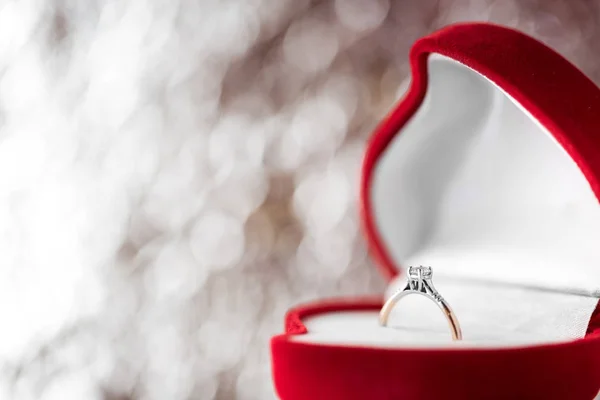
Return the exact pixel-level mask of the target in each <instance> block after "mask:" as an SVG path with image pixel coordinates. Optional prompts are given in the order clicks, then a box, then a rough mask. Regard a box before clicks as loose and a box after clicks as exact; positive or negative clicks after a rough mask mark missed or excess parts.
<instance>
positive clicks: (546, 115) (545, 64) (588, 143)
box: [360, 24, 600, 279]
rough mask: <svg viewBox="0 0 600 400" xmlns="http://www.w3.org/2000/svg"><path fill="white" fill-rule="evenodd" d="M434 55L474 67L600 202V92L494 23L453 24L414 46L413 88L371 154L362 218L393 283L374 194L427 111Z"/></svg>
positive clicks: (545, 51) (394, 269)
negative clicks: (412, 124)
mask: <svg viewBox="0 0 600 400" xmlns="http://www.w3.org/2000/svg"><path fill="white" fill-rule="evenodd" d="M430 54H439V55H443V56H446V57H448V58H450V59H453V60H456V61H458V62H459V63H460V64H463V65H464V66H466V67H468V68H471V69H472V70H474V71H476V72H478V73H479V74H481V75H482V76H484V77H486V78H487V79H489V80H490V81H491V82H493V83H494V84H495V85H497V87H499V88H500V89H501V90H502V91H504V92H505V93H506V94H507V95H509V96H510V97H512V98H513V99H514V100H515V101H516V102H518V103H519V104H520V105H521V106H522V107H523V109H524V110H526V111H527V112H529V114H530V115H531V116H532V117H533V118H535V119H536V120H537V121H539V122H540V123H541V124H542V125H543V126H544V127H545V128H546V129H547V130H548V131H549V133H550V134H551V135H552V136H553V137H554V138H555V139H556V141H557V142H558V143H559V144H560V145H561V146H562V147H563V148H564V149H565V150H566V151H567V153H568V154H569V155H570V156H571V157H572V158H573V160H574V161H575V162H576V164H577V166H578V167H579V168H580V170H581V172H582V173H583V174H584V176H585V178H586V179H587V181H588V182H589V185H590V187H591V189H592V191H593V192H594V194H595V195H596V197H597V198H599V197H600V183H599V182H600V137H599V136H598V132H600V90H599V89H598V87H597V86H596V85H595V84H594V83H593V82H592V81H591V80H590V79H588V78H587V77H586V76H585V75H584V74H583V73H581V71H579V70H578V69H577V68H576V67H574V66H573V65H572V64H571V63H570V62H568V61H567V60H565V59H564V58H563V57H562V56H560V55H559V54H558V53H556V52H555V51H553V50H552V49H550V48H548V47H546V46H545V45H543V44H542V43H540V42H538V41H536V40H534V39H532V38H530V37H528V36H526V35H523V34H522V33H520V32H516V31H513V30H511V29H508V28H504V27H499V26H494V25H490V24H460V25H454V26H450V27H447V28H445V29H442V30H440V31H438V32H436V33H434V34H432V35H430V36H427V37H425V38H422V39H420V40H418V41H417V42H416V43H415V44H414V46H413V48H412V50H411V53H410V64H411V69H412V81H411V85H410V88H409V90H408V92H407V93H406V94H405V96H404V98H403V99H402V100H401V101H400V102H399V103H398V105H397V106H396V108H395V109H393V110H392V111H391V112H390V113H389V114H388V116H387V117H386V118H385V119H384V120H383V121H382V122H381V123H380V124H379V126H378V127H377V129H376V130H375V132H374V134H373V135H372V137H371V139H370V142H369V144H368V146H367V150H366V156H365V159H364V163H363V168H362V181H361V192H360V214H361V219H362V222H363V228H364V232H365V236H366V239H367V242H368V245H369V247H370V250H371V253H372V255H373V256H374V258H375V260H376V263H377V265H378V267H380V269H381V271H382V273H383V274H384V276H386V277H387V278H388V279H391V278H392V277H395V276H396V275H397V274H398V268H400V267H399V266H397V265H396V263H395V262H394V260H393V257H392V256H391V254H390V252H389V251H388V249H386V248H385V245H384V243H383V240H382V236H381V232H380V231H378V229H377V224H376V222H375V218H374V208H373V207H374V206H373V202H372V199H371V196H370V190H371V185H372V181H373V175H374V171H375V169H376V168H375V167H376V164H377V162H378V161H379V160H380V158H381V156H382V154H383V153H384V152H385V150H386V149H387V148H388V145H389V144H390V142H391V141H392V139H394V137H395V136H397V134H398V133H399V132H401V131H402V129H403V127H404V126H405V124H407V122H408V121H409V120H410V119H411V118H412V117H413V116H414V115H415V113H416V112H417V111H418V110H419V108H420V107H421V104H422V102H423V99H424V97H425V94H426V91H427V86H428V71H427V68H428V66H427V60H428V58H429V55H430ZM399 223H402V221H399Z"/></svg>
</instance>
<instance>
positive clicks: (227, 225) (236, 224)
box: [190, 211, 244, 269]
mask: <svg viewBox="0 0 600 400" xmlns="http://www.w3.org/2000/svg"><path fill="white" fill-rule="evenodd" d="M190 246H191V248H192V253H193V255H194V257H195V258H196V260H197V261H198V263H199V264H200V265H202V266H206V267H208V268H211V269H225V268H229V267H231V266H233V264H235V263H237V262H238V261H239V260H240V259H241V257H242V254H243V251H244V232H243V229H242V221H240V220H238V219H235V218H233V217H232V216H230V215H227V214H225V213H223V212H220V211H210V212H207V213H205V214H204V215H202V216H200V217H199V218H198V220H197V221H196V223H195V224H194V227H193V228H192V231H191V233H190Z"/></svg>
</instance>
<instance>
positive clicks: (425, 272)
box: [408, 265, 433, 278]
mask: <svg viewBox="0 0 600 400" xmlns="http://www.w3.org/2000/svg"><path fill="white" fill-rule="evenodd" d="M408 275H410V276H411V277H412V278H431V276H432V275H433V270H432V269H431V267H424V266H422V265H421V266H418V267H408Z"/></svg>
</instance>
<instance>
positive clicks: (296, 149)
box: [0, 0, 600, 400]
mask: <svg viewBox="0 0 600 400" xmlns="http://www.w3.org/2000/svg"><path fill="white" fill-rule="evenodd" d="M469 20H477V21H493V22H496V23H501V24H504V25H508V26H511V27H516V28H518V29H520V30H522V31H524V32H527V33H529V34H531V35H533V36H534V37H537V38H539V39H540V40H542V41H543V42H545V43H547V44H549V45H550V46H551V47H553V48H555V49H556V50H558V51H559V52H561V53H562V54H563V55H565V56H566V57H567V58H569V59H570V60H571V61H573V62H574V63H575V64H576V65H577V66H579V67H580V68H581V69H582V70H583V71H584V72H585V73H586V74H587V75H588V76H590V77H591V78H592V79H593V80H594V81H596V82H599V81H600V63H599V62H598V61H599V58H600V54H599V50H600V48H599V47H598V46H599V45H598V43H600V28H599V26H600V24H599V23H600V4H599V2H598V1H583V0H572V1H548V0H538V1H533V0H531V1H512V0H511V1H500V0H498V1H466V0H456V1H452V0H439V1H435V0H419V1H417V0H413V1H408V0H406V1H393V0H335V1H333V0H332V1H309V0H251V1H241V0H227V1H220V0H205V1H201V0H180V1H179V0H157V1H141V0H131V1H109V0H105V1H104V0H89V1H76V0H25V1H18V2H17V1H3V2H2V3H1V5H0V321H1V329H0V399H36V400H37V399H43V400H58V399H60V400H70V399H77V400H85V399H93V400H134V399H152V400H154V399H161V400H163V399H170V400H179V399H182V400H183V399H199V400H210V399H241V400H265V399H271V398H274V396H275V395H274V391H273V388H272V383H271V378H270V365H269V350H268V340H269V338H270V336H272V335H274V334H276V333H279V332H281V331H282V329H283V326H282V325H283V316H284V313H285V311H286V310H287V309H288V308H289V307H290V306H292V305H294V304H297V303H298V302H302V301H306V300H313V299H316V298H319V297H328V296H335V295H342V294H351V295H360V294H373V293H380V292H381V291H382V290H383V285H384V283H383V280H382V279H381V277H379V275H378V274H377V272H376V270H375V269H374V268H373V267H372V265H371V264H370V262H369V260H368V258H367V256H366V253H365V249H364V245H363V243H362V239H361V237H360V233H359V228H358V224H357V209H356V197H357V184H358V171H359V168H360V162H361V156H362V152H363V149H364V145H365V141H366V139H367V138H368V136H369V133H370V132H371V130H372V129H373V127H374V125H375V124H376V123H377V121H378V120H379V119H380V118H381V117H382V116H383V115H384V114H385V113H386V112H387V111H388V110H389V109H390V107H391V106H392V104H393V103H394V102H395V101H396V99H397V98H398V97H399V96H400V95H401V94H402V91H403V88H404V87H406V78H407V76H408V74H409V69H408V66H407V55H408V51H409V48H410V46H411V44H412V42H413V41H414V40H415V39H417V38H419V37H421V36H423V35H425V34H427V33H429V32H432V31H434V30H436V29H438V28H440V27H442V26H444V25H447V24H449V23H454V22H458V21H469Z"/></svg>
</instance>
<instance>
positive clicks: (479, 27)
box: [360, 24, 600, 295]
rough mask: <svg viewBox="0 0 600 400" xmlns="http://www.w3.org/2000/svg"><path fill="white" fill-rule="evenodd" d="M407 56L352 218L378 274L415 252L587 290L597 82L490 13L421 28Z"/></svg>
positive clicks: (597, 165) (503, 275)
mask: <svg viewBox="0 0 600 400" xmlns="http://www.w3.org/2000/svg"><path fill="white" fill-rule="evenodd" d="M410 63H411V69H412V80H411V84H410V87H409V89H408V91H407V93H406V94H405V96H404V98H403V99H402V100H401V101H400V102H399V103H398V104H397V105H396V107H395V108H394V109H393V110H392V112H391V113H389V115H388V116H387V117H386V118H385V119H384V120H383V122H382V123H381V124H380V125H379V126H378V127H377V129H376V130H375V132H374V134H373V136H372V138H371V140H370V142H369V144H368V147H367V150H366V156H365V159H364V164H363V171H362V182H361V193H360V201H361V205H360V212H361V218H362V221H363V227H364V232H365V235H366V238H367V242H368V244H369V247H370V249H371V251H372V254H373V256H374V257H375V259H376V261H377V264H378V266H379V267H380V268H381V271H382V272H383V274H384V275H385V276H386V277H387V278H388V279H392V278H394V277H396V276H397V274H398V272H399V271H401V269H402V266H406V264H407V263H410V264H412V263H425V264H434V265H435V268H436V274H438V275H439V274H440V273H441V274H444V275H453V276H455V277H460V278H472V279H481V280H493V281H501V282H506V283H522V284H526V285H533V286H542V287H545V288H554V289H557V290H565V291H569V290H575V291H581V292H584V293H587V294H588V295H596V294H597V293H598V292H599V291H600V268H598V265H600V251H598V250H597V245H596V243H598V241H599V240H600V207H598V196H599V195H600V183H599V182H600V180H599V177H600V90H599V89H598V87H596V85H595V84H594V83H593V82H592V81H591V80H590V79H588V78H587V77H586V76H585V75H584V74H583V73H582V72H580V71H579V70H578V69H577V68H576V67H575V66H573V65H572V64H571V63H569V62H568V61H567V60H565V59H564V58H563V57H562V56H560V55H559V54H557V53H556V52H554V51H553V50H551V49H549V48H548V47H546V46H545V45H543V44H541V43H539V42H537V41H536V40H534V39H532V38H530V37H528V36H526V35H523V34H521V33H519V32H516V31H513V30H511V29H508V28H504V27H499V26H494V25H490V24H464V25H455V26H451V27H448V28H446V29H443V30H441V31H439V32H437V33H434V34H433V35H431V36H428V37H425V38H423V39H421V40H419V41H417V42H416V43H415V45H414V46H413V48H412V50H411V53H410ZM436 263H437V264H436Z"/></svg>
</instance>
